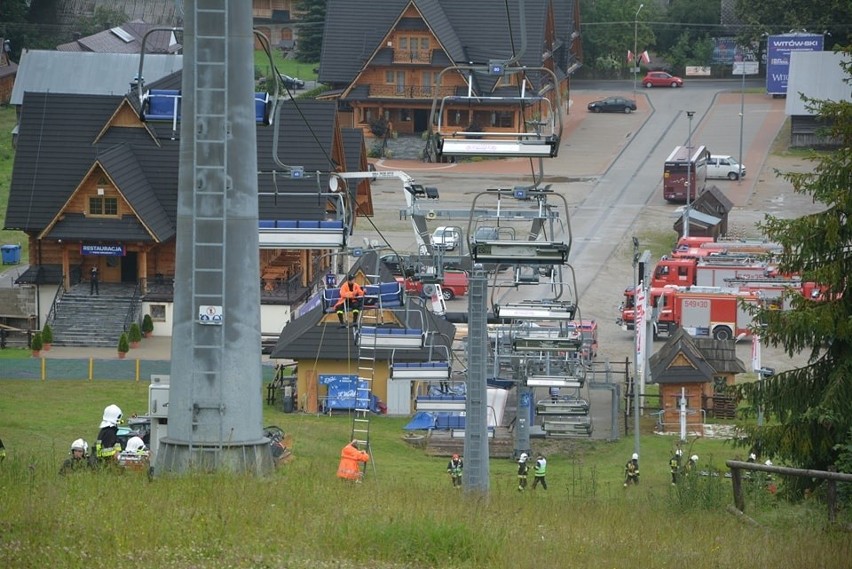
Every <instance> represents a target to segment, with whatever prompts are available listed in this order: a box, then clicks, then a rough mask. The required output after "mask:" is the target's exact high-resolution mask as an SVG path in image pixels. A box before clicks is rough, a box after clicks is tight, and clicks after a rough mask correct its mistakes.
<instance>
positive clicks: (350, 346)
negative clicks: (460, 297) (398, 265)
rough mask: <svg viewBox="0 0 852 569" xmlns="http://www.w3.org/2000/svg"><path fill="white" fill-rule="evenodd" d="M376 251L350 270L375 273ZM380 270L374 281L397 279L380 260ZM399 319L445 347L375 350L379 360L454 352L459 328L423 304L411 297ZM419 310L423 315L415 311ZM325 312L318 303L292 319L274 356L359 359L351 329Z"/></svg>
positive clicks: (418, 358)
mask: <svg viewBox="0 0 852 569" xmlns="http://www.w3.org/2000/svg"><path fill="white" fill-rule="evenodd" d="M377 257H378V255H377V253H376V251H373V250H369V251H366V252H365V253H364V255H362V256H361V257H360V258H359V259H358V261H357V262H356V263H355V264H354V265H353V266H352V269H351V270H350V272H351V273H353V274H356V273H361V274H363V275H375V271H376V263H377ZM378 267H379V273H378V278H377V279H371V282H394V281H395V277H394V276H393V274H391V272H390V271H389V270H388V268H387V267H386V266H385V265H384V263H378ZM393 312H394V314H395V315H396V318H397V319H398V320H399V322H401V323H403V324H404V323H406V322H408V323H409V325H410V326H412V327H415V326H416V327H420V326H421V322H422V323H423V325H425V329H426V330H429V331H431V332H434V333H433V334H430V337H431V338H432V342H433V346H444V347H446V348H447V349H446V351H445V350H444V349H443V348H441V349H439V350H437V351H433V352H432V353H431V354H430V351H429V349H428V348H423V349H419V350H397V351H396V353H395V354H393V355H392V354H391V350H376V359H377V360H390V359H391V357H393V359H394V361H414V362H416V361H428V360H429V359H430V357H431V358H432V359H435V360H441V359H443V358H444V357H446V355H447V353H452V345H453V340H454V339H455V334H456V328H455V326H454V325H453V324H451V323H450V322H447V320H445V319H444V318H439V317H437V316H435V315H434V314H432V313H431V312H429V311H427V310H424V309H423V307H422V305H421V304H419V303H417V302H415V301H414V300H412V299H409V300H408V304H407V308H399V309H394V310H393ZM415 312H416V313H418V314H419V315H422V320H421V317H420V316H418V315H416V314H414V313H415ZM323 316H324V312H323V309H322V306H318V307H316V308H315V309H313V310H311V311H310V312H308V313H307V314H303V315H302V316H300V317H298V318H296V319H294V320H291V321H290V323H289V324H287V326H285V327H284V329H283V330H282V331H281V335H280V336H279V338H278V343H277V344H276V346H275V349H274V350H272V354H271V356H270V357H271V358H273V359H279V358H289V359H295V360H298V359H317V358H319V359H323V360H356V359H357V358H358V346H356V345H355V344H354V341H353V336H352V330H351V329H347V328H340V327H339V325H338V323H337V321H336V320H333V321H329V322H322V319H323Z"/></svg>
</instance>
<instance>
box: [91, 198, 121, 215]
mask: <svg viewBox="0 0 852 569" xmlns="http://www.w3.org/2000/svg"><path fill="white" fill-rule="evenodd" d="M89 215H118V198H105V197H103V196H96V197H91V198H89Z"/></svg>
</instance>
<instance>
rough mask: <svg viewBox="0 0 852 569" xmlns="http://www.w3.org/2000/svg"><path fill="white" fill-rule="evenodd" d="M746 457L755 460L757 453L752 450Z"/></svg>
mask: <svg viewBox="0 0 852 569" xmlns="http://www.w3.org/2000/svg"><path fill="white" fill-rule="evenodd" d="M748 459H749V460H757V455H756V454H754V453H753V452H752V453H750V454H749V455H748Z"/></svg>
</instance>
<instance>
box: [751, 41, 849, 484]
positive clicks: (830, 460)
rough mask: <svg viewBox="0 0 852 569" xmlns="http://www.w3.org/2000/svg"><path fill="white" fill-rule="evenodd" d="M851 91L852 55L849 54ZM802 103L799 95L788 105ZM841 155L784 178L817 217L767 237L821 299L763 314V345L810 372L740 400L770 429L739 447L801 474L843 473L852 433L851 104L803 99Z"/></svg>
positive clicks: (790, 375) (770, 229) (831, 154)
mask: <svg viewBox="0 0 852 569" xmlns="http://www.w3.org/2000/svg"><path fill="white" fill-rule="evenodd" d="M843 52H844V53H845V54H846V55H847V57H846V59H845V62H844V63H843V64H842V67H843V72H844V74H845V75H846V81H847V83H848V82H850V80H852V62H850V58H849V55H850V54H852V46H849V47H847V48H845V49H844V50H843ZM790 96H794V95H792V94H791V95H790ZM805 100H806V102H807V104H808V106H809V108H811V109H813V110H814V111H816V112H817V114H818V116H819V119H820V121H821V123H822V124H824V125H825V128H824V129H823V130H822V132H821V134H823V135H828V136H829V137H830V138H831V139H833V140H834V141H836V142H837V143H838V144H839V146H838V147H837V149H834V150H831V151H827V152H820V153H818V152H813V153H812V154H811V156H810V159H811V160H812V161H813V163H814V167H813V169H812V170H811V171H809V172H803V173H792V172H788V173H784V174H782V177H783V178H785V179H786V180H789V181H790V182H791V183H792V185H793V188H794V190H795V191H796V192H797V193H800V194H804V195H810V196H812V198H813V200H814V202H815V203H817V204H820V205H822V206H824V207H823V209H822V210H821V211H819V212H818V213H813V214H809V215H804V216H801V217H796V218H792V219H782V218H778V217H774V216H770V215H767V216H766V218H765V220H764V221H763V222H762V223H761V224H760V226H761V229H762V230H763V232H764V233H765V235H766V236H767V237H768V238H769V239H770V240H772V241H775V242H778V243H780V244H781V245H783V247H784V253H783V254H782V255H781V257H780V260H779V266H778V269H779V272H780V273H782V274H797V275H800V276H801V278H802V282H808V281H813V282H815V283H818V285H819V287H820V288H819V294H818V295H815V296H810V295H803V294H798V293H792V292H790V293H788V297H789V299H790V301H791V303H792V308H791V309H790V310H783V311H782V310H770V309H768V308H762V309H760V310H759V311H758V313H757V320H756V321H757V322H761V323H762V324H763V328H762V329H761V331H760V334H761V340H762V341H763V342H764V343H766V344H768V345H772V346H776V347H777V346H782V347H783V348H784V350H785V352H786V353H787V354H788V355H790V356H792V355H795V354H801V353H809V358H808V362H807V364H806V365H805V366H803V367H801V368H797V369H793V370H790V371H785V372H783V373H779V374H777V375H774V376H771V377H769V378H766V379H765V380H763V381H761V382H755V383H751V384H748V385H743V386H740V387H739V388H738V391H739V392H740V394H741V395H742V396H744V397H745V398H746V399H747V400H748V401H749V402H750V403H751V404H752V405H753V407H754V408H757V407H758V406H761V405H762V407H763V409H764V412H765V413H766V417H767V422H766V425H764V426H762V427H753V428H750V429H747V432H748V437H747V439H745V440H742V441H740V443H741V444H743V445H750V446H752V447H753V448H757V449H759V450H760V451H761V452H762V453H763V454H764V455H765V456H767V457H769V456H772V457H777V458H778V459H781V460H783V461H784V462H787V463H788V464H791V465H796V466H799V467H803V468H813V469H825V468H827V467H828V466H831V465H835V464H836V463H837V458H838V456H839V454H838V453H839V452H840V450H839V449H840V447H839V446H838V445H842V444H844V443H846V444H848V443H849V442H850V441H849V437H850V429H852V289H850V284H852V283H850V276H852V223H850V215H852V103H850V102H848V101H841V102H835V101H824V100H815V99H807V98H806V99H805Z"/></svg>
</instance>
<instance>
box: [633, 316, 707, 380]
mask: <svg viewBox="0 0 852 569" xmlns="http://www.w3.org/2000/svg"><path fill="white" fill-rule="evenodd" d="M681 355H682V356H683V357H684V358H686V359H687V360H688V361H689V362H690V363H691V365H674V364H675V359H677V358H678V356H681ZM648 365H649V367H650V370H651V379H652V381H653V382H654V383H706V382H708V381H712V380H713V375H714V373H715V370H714V369H713V367H712V366H711V365H710V364H709V362H708V361H707V359H706V358H705V356H704V354H703V353H702V352H701V351H700V350H699V349H698V347H697V346H696V344H695V341H694V338H692V336H690V335H689V333H688V332H686V331H685V330H684V329H683V328H678V330H677V332H675V333H674V335H673V336H672V337H671V338H669V339H668V341H667V342H666V343H665V345H664V346H663V347H662V348H660V349H659V350H658V351H657V353H655V354H654V355H652V356H651V357H650V358H648Z"/></svg>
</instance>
